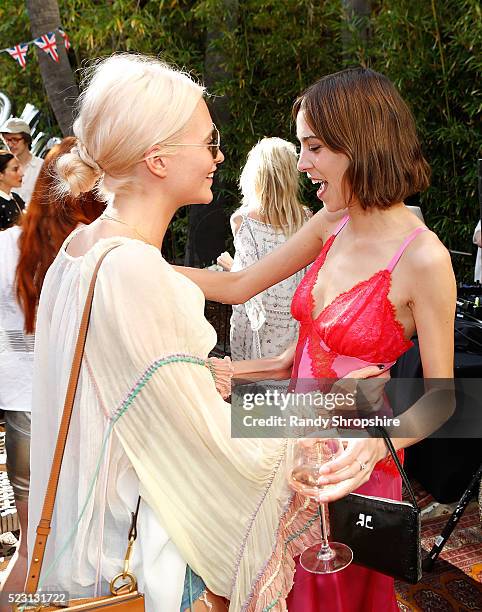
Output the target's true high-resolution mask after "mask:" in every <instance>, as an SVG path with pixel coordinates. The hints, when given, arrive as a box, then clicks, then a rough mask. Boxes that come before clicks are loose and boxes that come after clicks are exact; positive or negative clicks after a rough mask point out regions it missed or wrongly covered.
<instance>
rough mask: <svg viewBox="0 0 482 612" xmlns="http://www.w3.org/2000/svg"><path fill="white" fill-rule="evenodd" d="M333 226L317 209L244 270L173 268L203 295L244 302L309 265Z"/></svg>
mask: <svg viewBox="0 0 482 612" xmlns="http://www.w3.org/2000/svg"><path fill="white" fill-rule="evenodd" d="M337 220H338V218H337ZM333 228H334V223H333V220H332V219H330V216H329V214H327V213H326V212H325V211H324V210H321V211H320V212H319V213H317V214H316V215H314V217H313V218H312V219H310V220H309V221H308V222H307V223H306V224H305V225H303V227H302V228H301V229H300V230H299V231H298V232H296V234H295V235H294V236H292V237H291V238H290V239H289V240H288V241H287V242H285V243H284V244H283V245H281V246H280V247H278V248H277V249H275V250H274V251H273V252H272V253H270V254H269V255H267V256H266V257H263V258H262V259H261V260H260V261H258V262H256V263H255V264H253V265H252V266H249V267H248V268H246V269H244V270H240V271H239V272H213V271H211V270H199V269H198V268H185V267H181V266H175V269H176V271H177V272H180V273H181V274H184V275H185V276H187V277H188V278H190V279H191V280H192V281H193V282H195V283H196V284H197V285H199V287H200V288H201V289H202V291H203V293H204V295H205V296H206V299H208V300H214V301H216V302H223V303H224V304H244V302H246V301H247V300H249V299H250V298H252V297H253V296H254V295H257V294H258V293H260V292H261V291H264V290H265V289H266V288H268V287H271V286H272V285H275V284H276V283H279V282H280V281H282V280H284V279H285V278H288V277H289V276H291V275H292V274H294V273H295V272H298V270H301V269H302V268H304V267H305V266H307V265H309V264H310V263H311V262H312V261H313V260H314V259H315V257H316V256H317V255H318V253H319V252H320V250H321V248H322V246H323V241H324V240H325V239H326V237H327V235H328V234H329V232H330V231H332V229H333Z"/></svg>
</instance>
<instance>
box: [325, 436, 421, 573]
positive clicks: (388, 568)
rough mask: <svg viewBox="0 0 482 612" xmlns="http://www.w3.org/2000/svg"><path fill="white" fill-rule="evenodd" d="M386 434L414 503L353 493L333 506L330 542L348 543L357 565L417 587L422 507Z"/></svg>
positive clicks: (386, 440)
mask: <svg viewBox="0 0 482 612" xmlns="http://www.w3.org/2000/svg"><path fill="white" fill-rule="evenodd" d="M383 435H384V438H385V443H386V445H387V447H388V449H389V450H390V453H391V455H392V458H393V461H394V462H395V465H396V466H397V468H398V471H399V472H400V476H401V477H402V481H403V483H404V485H405V487H406V489H407V491H408V493H409V495H410V500H411V501H410V502H403V501H395V500H392V499H384V498H380V497H370V496H369V495H359V494H358V493H350V494H349V495H347V496H346V497H343V498H342V499H339V500H337V501H336V502H332V503H331V504H330V532H331V533H330V539H332V540H333V541H334V542H342V543H343V544H347V545H348V546H349V547H350V548H351V549H352V551H353V561H354V562H355V563H358V564H359V565H363V566H365V567H368V568H370V569H372V570H376V571H377V572H381V573H382V574H387V575H389V576H393V577H394V578H398V579H400V580H404V581H405V582H409V583H411V584H416V583H417V582H419V580H420V579H421V577H422V549H421V543H420V531H421V520H420V508H419V507H418V504H417V500H416V498H415V493H414V492H413V489H412V486H411V484H410V481H409V480H408V478H407V475H406V473H405V471H404V469H403V467H402V465H401V463H400V460H399V459H398V457H397V453H396V452H395V449H394V448H393V445H392V442H391V440H390V438H389V437H388V435H387V434H386V432H385V431H383Z"/></svg>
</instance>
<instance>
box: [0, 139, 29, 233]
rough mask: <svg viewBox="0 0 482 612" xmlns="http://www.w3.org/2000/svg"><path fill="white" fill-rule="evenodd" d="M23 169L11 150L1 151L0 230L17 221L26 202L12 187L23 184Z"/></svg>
mask: <svg viewBox="0 0 482 612" xmlns="http://www.w3.org/2000/svg"><path fill="white" fill-rule="evenodd" d="M22 178H23V170H22V166H21V164H20V162H19V161H18V159H17V158H16V157H15V155H13V154H12V153H10V151H5V150H2V151H0V230H4V229H7V228H8V227H11V226H12V225H15V223H17V220H18V219H19V217H20V215H21V214H22V210H23V209H24V208H25V202H24V201H23V200H22V198H21V197H20V196H19V195H18V194H16V193H12V188H14V187H20V186H21V184H22Z"/></svg>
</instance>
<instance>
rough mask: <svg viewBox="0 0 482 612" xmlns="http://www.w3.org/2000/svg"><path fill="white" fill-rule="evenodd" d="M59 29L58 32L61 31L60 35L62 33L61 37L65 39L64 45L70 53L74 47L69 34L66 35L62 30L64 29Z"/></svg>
mask: <svg viewBox="0 0 482 612" xmlns="http://www.w3.org/2000/svg"><path fill="white" fill-rule="evenodd" d="M57 29H58V31H59V33H60V36H62V38H63V39H64V45H65V48H66V50H67V51H68V50H69V49H70V47H71V46H72V45H71V44H70V40H69V37H68V36H67V34H66V33H65V32H64V31H63V30H62V28H57Z"/></svg>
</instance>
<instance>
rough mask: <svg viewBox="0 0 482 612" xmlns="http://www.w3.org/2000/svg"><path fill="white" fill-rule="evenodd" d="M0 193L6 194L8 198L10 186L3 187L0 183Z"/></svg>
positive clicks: (10, 190)
mask: <svg viewBox="0 0 482 612" xmlns="http://www.w3.org/2000/svg"><path fill="white" fill-rule="evenodd" d="M0 191H3V193H6V194H7V195H8V196H11V195H12V193H11V192H12V187H11V186H10V185H5V184H4V183H2V182H1V181H0Z"/></svg>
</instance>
